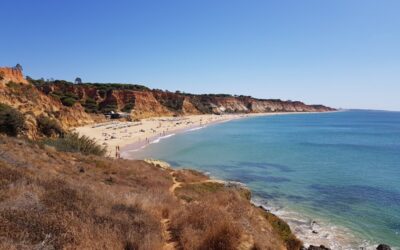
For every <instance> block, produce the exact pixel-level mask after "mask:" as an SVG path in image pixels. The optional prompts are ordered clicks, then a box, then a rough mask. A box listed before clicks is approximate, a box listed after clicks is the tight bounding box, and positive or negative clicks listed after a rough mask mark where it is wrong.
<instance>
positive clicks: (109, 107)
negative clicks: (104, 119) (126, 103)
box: [101, 103, 118, 113]
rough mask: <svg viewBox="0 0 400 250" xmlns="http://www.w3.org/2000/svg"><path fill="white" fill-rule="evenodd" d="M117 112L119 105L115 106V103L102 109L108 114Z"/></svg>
mask: <svg viewBox="0 0 400 250" xmlns="http://www.w3.org/2000/svg"><path fill="white" fill-rule="evenodd" d="M116 110H118V106H117V104H114V103H110V104H107V105H105V106H103V107H102V108H101V111H103V112H104V113H108V112H110V111H116Z"/></svg>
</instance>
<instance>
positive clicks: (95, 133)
mask: <svg viewBox="0 0 400 250" xmlns="http://www.w3.org/2000/svg"><path fill="white" fill-rule="evenodd" d="M276 114H277V113H276ZM255 115H265V114H226V115H190V116H180V117H153V118H148V119H143V120H141V121H137V122H124V121H109V122H105V123H97V124H92V125H86V126H83V127H77V128H75V129H74V130H73V132H77V133H79V134H80V135H85V136H88V137H90V138H92V139H94V140H96V141H97V143H99V144H100V145H102V146H106V147H107V156H109V157H116V156H117V155H116V151H117V150H116V149H117V147H119V148H120V152H122V151H124V150H126V147H127V146H128V145H129V149H130V150H132V149H139V148H142V147H145V146H146V145H148V144H149V143H150V142H152V141H154V140H156V139H157V138H160V137H167V136H171V135H173V134H176V133H179V132H184V131H187V130H190V129H195V128H201V127H204V126H207V125H210V124H214V123H220V122H226V121H231V120H234V119H240V118H245V117H249V116H255Z"/></svg>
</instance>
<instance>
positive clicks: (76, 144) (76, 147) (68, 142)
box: [44, 133, 107, 156]
mask: <svg viewBox="0 0 400 250" xmlns="http://www.w3.org/2000/svg"><path fill="white" fill-rule="evenodd" d="M44 144H46V145H49V146H53V147H55V148H56V149H57V150H59V151H63V152H78V153H82V154H84V155H98V156H103V155H105V153H106V151H107V149H106V147H103V146H100V145H98V144H97V143H96V141H94V140H93V139H91V138H89V137H87V136H84V135H83V136H80V135H79V134H77V133H68V134H65V135H64V136H62V137H59V138H47V139H44Z"/></svg>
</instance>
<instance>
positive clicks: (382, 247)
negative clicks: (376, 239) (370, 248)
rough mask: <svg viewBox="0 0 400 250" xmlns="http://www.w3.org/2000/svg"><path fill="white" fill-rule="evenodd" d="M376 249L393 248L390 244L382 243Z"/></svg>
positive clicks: (389, 249) (388, 249) (387, 249)
mask: <svg viewBox="0 0 400 250" xmlns="http://www.w3.org/2000/svg"><path fill="white" fill-rule="evenodd" d="M376 250H391V248H390V247H389V246H388V245H385V244H380V245H379V246H378V247H377V248H376Z"/></svg>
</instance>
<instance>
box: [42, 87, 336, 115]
mask: <svg viewBox="0 0 400 250" xmlns="http://www.w3.org/2000/svg"><path fill="white" fill-rule="evenodd" d="M38 88H39V89H40V90H41V91H43V92H44V93H46V94H47V95H51V94H52V93H73V94H74V95H76V96H77V97H78V99H79V100H78V101H79V102H81V103H85V102H86V101H87V100H88V99H91V100H94V101H95V102H96V104H97V105H98V111H99V112H102V111H104V110H110V109H113V110H123V111H129V112H131V115H132V117H133V118H138V119H141V118H147V117H154V116H172V115H196V114H223V113H265V112H326V111H332V110H334V109H332V108H329V107H326V106H323V105H306V104H304V103H302V102H298V101H282V100H275V99H255V98H252V97H248V96H229V95H191V94H181V93H172V92H167V91H161V90H149V89H144V90H132V89H123V88H118V89H112V87H109V88H108V89H107V90H104V89H101V88H99V87H95V86H94V85H91V84H79V85H73V84H68V83H65V82H56V83H49V84H44V85H43V86H39V87H38Z"/></svg>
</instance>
